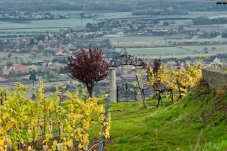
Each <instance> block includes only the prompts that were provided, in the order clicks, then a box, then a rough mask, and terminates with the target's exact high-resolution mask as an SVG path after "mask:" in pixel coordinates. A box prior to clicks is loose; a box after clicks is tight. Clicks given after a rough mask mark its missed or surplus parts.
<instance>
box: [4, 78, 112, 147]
mask: <svg viewBox="0 0 227 151" xmlns="http://www.w3.org/2000/svg"><path fill="white" fill-rule="evenodd" d="M15 86H16V87H17V89H16V90H14V91H12V92H9V91H7V90H6V89H3V88H0V91H1V93H2V94H6V95H2V97H1V101H2V105H1V106H0V150H2V151H7V149H8V148H9V146H10V148H14V149H15V150H23V149H25V148H28V150H34V141H35V140H40V139H41V140H42V143H43V145H52V146H49V147H48V148H49V150H56V147H59V144H61V145H60V146H61V148H62V150H63V151H64V150H68V148H70V147H75V146H77V147H78V148H81V149H84V148H86V146H87V145H88V143H89V128H90V127H91V126H92V125H93V124H94V122H91V120H94V121H97V122H98V123H100V124H99V125H100V135H102V136H104V137H105V138H109V137H110V136H109V130H110V121H109V119H106V117H105V116H104V112H105V109H104V107H103V104H102V102H103V100H104V99H105V98H106V97H107V96H106V95H103V96H102V97H101V98H90V97H88V96H87V93H86V91H85V89H83V94H82V96H81V97H79V92H78V91H76V92H74V93H71V92H66V96H67V99H66V100H65V101H64V102H61V96H62V95H63V93H62V90H64V88H62V89H61V90H60V89H58V88H56V91H55V92H54V93H50V94H49V95H48V96H47V97H46V96H45V95H44V86H43V82H42V81H40V88H39V91H38V92H37V93H35V96H36V101H34V100H31V99H25V98H24V96H23V95H24V94H25V93H26V88H25V87H24V86H23V85H22V84H20V83H17V84H16V85H15ZM97 122H96V124H97ZM103 127H105V131H102V129H103ZM54 130H58V131H59V134H60V140H59V141H56V140H55V141H54V142H53V143H52V144H50V139H52V138H53V136H54V132H53V131H54ZM40 135H44V138H40ZM73 142H76V144H75V145H73Z"/></svg>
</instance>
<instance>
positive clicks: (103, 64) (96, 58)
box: [67, 47, 109, 97]
mask: <svg viewBox="0 0 227 151" xmlns="http://www.w3.org/2000/svg"><path fill="white" fill-rule="evenodd" d="M69 60H70V62H69V63H67V69H68V71H69V76H70V77H71V78H73V79H75V80H78V81H79V82H82V83H84V84H85V85H86V87H87V90H88V93H89V96H90V97H92V92H93V88H94V86H95V84H96V83H97V82H98V81H101V80H103V79H105V78H106V77H107V75H108V74H109V64H108V63H107V61H105V60H104V58H103V53H102V50H99V49H98V48H94V49H92V48H91V47H90V48H89V51H86V50H84V49H81V50H79V51H77V52H76V54H75V56H71V57H70V58H69Z"/></svg>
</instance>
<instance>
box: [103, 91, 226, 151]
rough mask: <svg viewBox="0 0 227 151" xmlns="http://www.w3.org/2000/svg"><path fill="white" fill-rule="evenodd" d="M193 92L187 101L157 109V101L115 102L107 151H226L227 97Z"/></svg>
mask: <svg viewBox="0 0 227 151" xmlns="http://www.w3.org/2000/svg"><path fill="white" fill-rule="evenodd" d="M214 97H215V93H209V94H203V95H202V96H201V94H200V95H199V94H196V93H195V92H193V93H191V94H190V95H189V96H188V97H187V98H185V99H184V100H180V101H178V102H175V103H174V104H171V103H170V100H168V99H164V102H165V107H164V108H162V107H161V106H160V107H159V108H158V109H157V108H156V103H157V100H156V99H155V98H152V99H149V100H147V101H146V104H147V106H148V107H147V109H142V102H132V103H112V104H111V107H110V113H111V131H110V135H111V140H109V141H108V140H107V143H106V144H105V146H106V149H107V150H108V151H132V150H133V151H224V150H226V148H227V141H226V139H227V135H226V123H227V119H226V110H225V108H221V109H218V108H220V107H222V106H223V107H224V106H225V105H226V102H227V98H226V97H225V98H224V99H222V101H217V100H215V99H213V98H214Z"/></svg>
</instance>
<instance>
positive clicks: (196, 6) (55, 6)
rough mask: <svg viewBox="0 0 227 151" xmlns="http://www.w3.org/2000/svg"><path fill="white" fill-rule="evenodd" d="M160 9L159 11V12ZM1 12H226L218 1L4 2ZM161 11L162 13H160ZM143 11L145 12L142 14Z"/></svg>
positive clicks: (20, 0) (51, 0) (49, 0)
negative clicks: (217, 3)
mask: <svg viewBox="0 0 227 151" xmlns="http://www.w3.org/2000/svg"><path fill="white" fill-rule="evenodd" d="M157 9H158V11H157ZM0 10H1V11H12V10H18V11H105V12H107V11H112V12H133V13H134V14H135V15H139V14H148V15H151V14H154V15H155V14H160V15H162V14H182V13H183V12H189V11H225V10H227V7H226V6H225V5H216V1H206V2H204V1H202V0H201V1H193V0H190V1H183V0H182V1H179V0H169V1H166V0H165V1H163V0H160V1H148V0H139V1H136V2H135V1H128V0H127V1H126V0H121V1H105V0H99V2H98V3H97V2H96V1H94V0H83V2H81V1H79V0H74V1H60V0H39V1H37V0H36V1H35V0H24V1H23V0H8V1H6V0H4V2H3V3H2V5H0ZM160 10H161V11H160ZM141 11H143V12H141Z"/></svg>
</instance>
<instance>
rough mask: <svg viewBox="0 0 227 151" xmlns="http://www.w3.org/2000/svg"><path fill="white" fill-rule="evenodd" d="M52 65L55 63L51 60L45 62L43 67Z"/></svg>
mask: <svg viewBox="0 0 227 151" xmlns="http://www.w3.org/2000/svg"><path fill="white" fill-rule="evenodd" d="M51 65H53V63H52V62H51V60H43V64H42V66H44V67H46V66H51Z"/></svg>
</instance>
